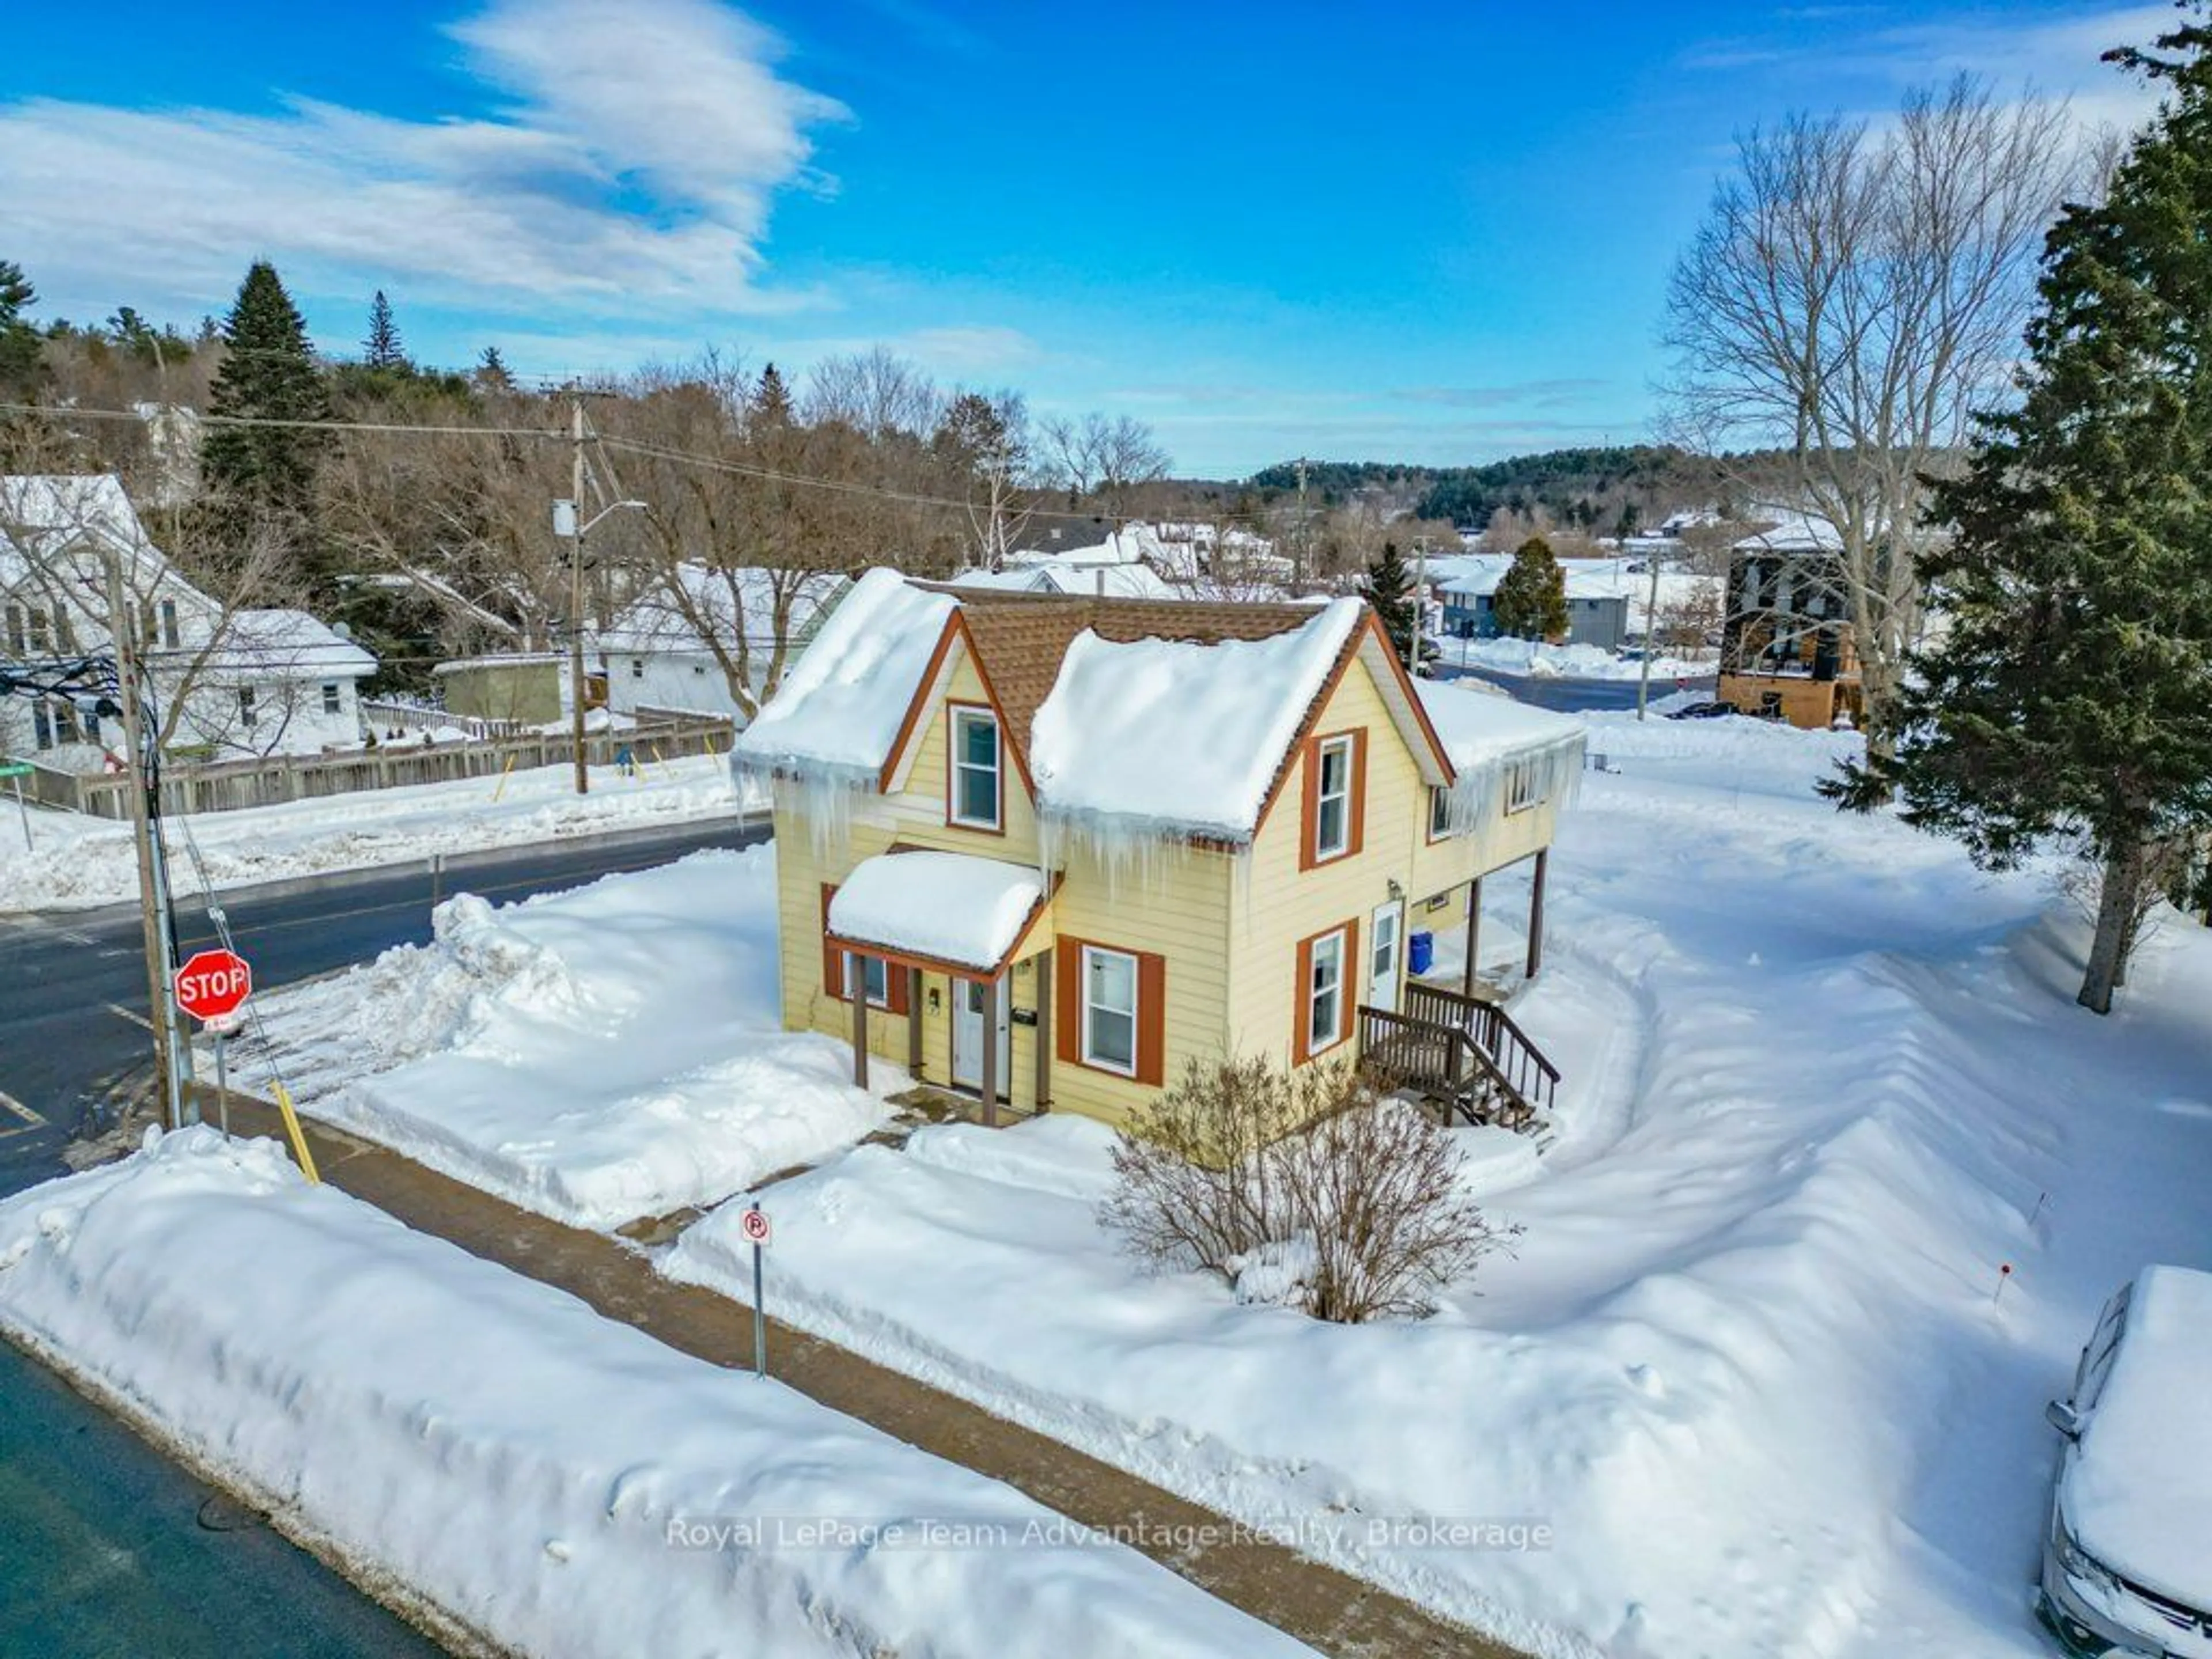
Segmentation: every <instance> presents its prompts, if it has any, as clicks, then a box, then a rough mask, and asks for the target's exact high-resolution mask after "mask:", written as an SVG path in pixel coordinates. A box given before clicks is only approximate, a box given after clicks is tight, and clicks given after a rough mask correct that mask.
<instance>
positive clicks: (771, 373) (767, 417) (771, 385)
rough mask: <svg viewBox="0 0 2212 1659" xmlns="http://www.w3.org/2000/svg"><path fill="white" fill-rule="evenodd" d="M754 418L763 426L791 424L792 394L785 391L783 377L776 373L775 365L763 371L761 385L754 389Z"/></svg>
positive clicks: (771, 364) (770, 365) (772, 364)
mask: <svg viewBox="0 0 2212 1659" xmlns="http://www.w3.org/2000/svg"><path fill="white" fill-rule="evenodd" d="M752 416H753V419H754V420H755V421H757V422H759V423H760V424H761V425H763V426H771V427H780V426H789V425H790V424H791V418H792V416H791V393H790V392H788V391H787V390H786V389H785V386H784V384H783V376H782V375H781V374H777V373H776V368H775V364H774V363H770V364H769V365H768V366H767V367H766V368H763V369H762V370H761V373H760V380H759V383H758V384H757V385H756V386H754V387H753V408H752Z"/></svg>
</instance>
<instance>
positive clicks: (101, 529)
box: [0, 472, 181, 588]
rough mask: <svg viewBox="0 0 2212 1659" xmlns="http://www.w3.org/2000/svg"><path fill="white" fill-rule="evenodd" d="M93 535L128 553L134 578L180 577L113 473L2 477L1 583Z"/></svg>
mask: <svg viewBox="0 0 2212 1659" xmlns="http://www.w3.org/2000/svg"><path fill="white" fill-rule="evenodd" d="M82 538H90V539H92V540H93V541H94V543H95V544H98V545H100V547H101V548H102V549H103V550H105V549H107V548H112V549H114V550H118V551H119V552H122V553H124V554H125V555H126V556H128V558H129V560H130V564H129V566H128V567H127V568H128V570H129V573H130V574H129V580H131V582H132V583H133V585H134V586H143V584H144V583H145V581H146V580H148V579H149V577H150V578H152V579H154V580H163V579H167V580H181V579H179V578H176V577H174V576H173V575H172V574H171V573H170V571H169V568H168V562H167V560H166V559H164V558H162V556H161V554H160V553H159V552H158V551H156V550H155V547H154V544H153V543H152V542H150V541H149V540H148V539H147V537H146V532H145V528H144V526H142V525H141V524H140V523H139V522H138V514H137V510H136V509H135V508H133V507H131V497H130V496H129V495H126V494H125V492H124V489H123V480H122V479H120V478H118V477H116V476H115V475H114V474H113V473H112V472H92V473H68V474H33V473H16V474H13V475H10V476H6V477H0V588H12V587H14V586H16V585H17V584H18V583H20V582H21V581H22V580H24V579H25V578H27V576H29V575H30V574H32V572H33V562H34V561H39V562H44V561H46V560H51V559H52V558H54V557H55V556H57V555H58V554H59V553H60V552H61V551H62V550H63V549H64V547H66V546H67V545H68V544H70V542H72V541H76V540H79V539H82Z"/></svg>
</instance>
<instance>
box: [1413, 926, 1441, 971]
mask: <svg viewBox="0 0 2212 1659" xmlns="http://www.w3.org/2000/svg"><path fill="white" fill-rule="evenodd" d="M1436 959H1437V936H1436V935H1435V934H1434V933H1416V934H1414V935H1413V939H1412V941H1411V942H1410V943H1409V944H1408V945H1407V948H1406V971H1407V973H1409V974H1411V975H1413V977H1414V978H1415V979H1419V977H1420V976H1421V975H1423V974H1425V973H1427V972H1428V971H1429V966H1430V964H1431V963H1433V962H1435V961H1436Z"/></svg>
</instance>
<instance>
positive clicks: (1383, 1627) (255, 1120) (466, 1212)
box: [209, 1091, 1520, 1659]
mask: <svg viewBox="0 0 2212 1659" xmlns="http://www.w3.org/2000/svg"><path fill="white" fill-rule="evenodd" d="M209 1092H210V1093H211V1092H212V1091H209ZM212 1107H213V1103H212V1101H210V1103H209V1108H210V1109H209V1115H210V1118H211V1117H212V1116H213V1115H214V1114H213V1110H212ZM230 1121H231V1128H232V1130H233V1132H234V1133H240V1134H250V1135H270V1136H281V1135H282V1133H283V1131H282V1129H281V1128H280V1127H279V1126H278V1122H277V1118H276V1109H275V1108H274V1107H273V1106H270V1105H268V1104H266V1103H262V1102H258V1101H252V1100H247V1099H245V1098H243V1097H240V1096H239V1095H237V1094H235V1093H234V1094H233V1095H232V1096H231V1101H230ZM307 1139H308V1144H309V1146H310V1147H311V1149H312V1150H313V1152H314V1156H315V1161H316V1163H317V1164H319V1166H320V1167H321V1171H322V1176H323V1178H324V1179H325V1181H327V1182H330V1183H331V1185H332V1186H334V1187H337V1188H340V1189H342V1190H343V1191H345V1192H347V1193H350V1194H352V1195H353V1196H355V1197H356V1198H359V1199H362V1200H366V1201H368V1203H371V1204H374V1205H375V1206H377V1207H378V1208H379V1209H381V1210H383V1211H385V1212H387V1213H388V1214H390V1215H392V1216H394V1217H396V1218H398V1219H399V1220H400V1221H403V1222H404V1223H405V1224H406V1225H408V1226H410V1227H412V1228H414V1229H416V1231H420V1232H426V1233H435V1234H436V1235H437V1236H438V1237H441V1238H444V1239H447V1240H449V1241H451V1242H452V1243H455V1244H458V1245H459V1246H460V1247H461V1248H462V1249H465V1250H467V1251H468V1252H470V1253H471V1255H478V1256H482V1257H483V1259H484V1260H486V1261H496V1262H498V1263H499V1264H500V1265H501V1266H502V1267H509V1268H512V1269H513V1270H514V1271H515V1272H517V1273H525V1274H527V1275H528V1276H529V1277H531V1278H532V1279H538V1280H540V1281H542V1282H544V1283H545V1284H548V1285H555V1286H556V1287H557V1288H559V1289H561V1290H564V1291H568V1292H569V1293H570V1294H571V1295H574V1296H575V1297H579V1298H580V1300H582V1301H583V1302H585V1303H586V1304H589V1305H590V1306H591V1307H592V1308H593V1309H595V1310H598V1311H599V1313H600V1314H602V1315H604V1316H605V1317H607V1318H609V1319H618V1320H621V1321H622V1322H623V1323H625V1324H629V1325H634V1326H635V1327H636V1328H638V1329H640V1330H641V1331H644V1332H646V1333H647V1334H649V1335H651V1336H653V1337H655V1338H657V1339H658V1340H660V1341H662V1342H665V1343H666V1344H667V1345H668V1346H670V1347H672V1348H677V1349H679V1350H681V1351H682V1352H685V1353H688V1354H691V1355H694V1356H696V1357H697V1358H701V1359H705V1360H709V1361H711V1362H712V1363H714V1364H718V1365H726V1366H730V1367H732V1368H735V1369H740V1370H750V1369H751V1365H752V1352H753V1327H752V1313H751V1310H750V1309H747V1308H745V1307H744V1306H742V1305H741V1304H738V1303H736V1302H733V1301H731V1300H730V1299H729V1298H727V1297H722V1296H719V1295H717V1294H715V1293H714V1291H707V1290H702V1289H700V1288H699V1287H698V1286H696V1285H677V1284H672V1283H671V1282H670V1281H669V1280H667V1279H663V1278H662V1277H661V1276H660V1275H659V1273H655V1272H654V1271H653V1267H652V1264H651V1263H650V1262H649V1261H647V1260H646V1259H645V1257H644V1256H642V1255H640V1254H639V1253H638V1252H637V1251H635V1249H630V1248H629V1247H628V1246H626V1245H624V1244H623V1243H621V1242H619V1241H617V1240H615V1239H611V1238H608V1237H604V1236H603V1235H601V1234H599V1233H590V1232H584V1231H580V1230H578V1229H576V1228H574V1227H568V1226H564V1225H562V1224H561V1223H559V1222H556V1221H550V1220H548V1219H546V1218H544V1217H543V1216H539V1215H533V1214H532V1213H531V1212H528V1211H526V1210H520V1209H517V1208H515V1207H514V1206H513V1205H510V1204H507V1203H506V1202H505V1201H503V1200H500V1199H496V1198H494V1197H492V1196H491V1195H490V1194H487V1193H483V1192H479V1191H477V1189H476V1188H473V1187H467V1186H464V1185H463V1184H462V1183H460V1182H458V1181H453V1180H451V1179H449V1178H448V1177H447V1176H441V1175H439V1174H437V1173H436V1172H435V1171H434V1170H428V1169H425V1168H423V1167H422V1165H421V1164H415V1163H412V1162H410V1161H409V1160H408V1159H406V1158H402V1157H400V1156H399V1155H398V1153H396V1152H388V1151H386V1150H385V1149H384V1148H382V1147H380V1146H374V1145H371V1144H370V1143H368V1142H367V1141H363V1140H359V1139H356V1138H354V1137H353V1136H350V1135H347V1134H343V1133H340V1132H338V1131H337V1130H334V1129H331V1128H329V1127H325V1126H324V1125H322V1124H319V1123H313V1122H310V1123H309V1124H308V1125H307ZM769 1371H770V1373H771V1374H772V1375H773V1376H775V1377H776V1379H777V1380H778V1381H780V1382H782V1383H787V1384H788V1385H789V1386H790V1387H792V1388H793V1389H798V1390H799V1392H800V1393H801V1394H804V1395H808V1396H809V1397H810V1398H812V1399H814V1400H817V1401H820V1402H821V1403H822V1404H823V1405H825V1406H828V1407H830V1408H831V1409H833V1410H835V1411H839V1412H842V1413H846V1414H847V1415H848V1416H850V1417H855V1418H858V1419H860V1420H861V1421H862V1422H864V1423H869V1424H872V1425H874V1426H875V1427H877V1428H878V1429H881V1430H883V1431H884V1432H885V1433H887V1434H890V1435H894V1436H896V1437H897V1438H899V1439H901V1440H903V1441H905V1442H907V1443H908V1444H910V1445H915V1446H918V1447H920V1448H921V1449H922V1450H924V1451H927V1452H932V1453H934V1454H935V1455H937V1456H939V1457H942V1458H945V1460H947V1461H948V1462H954V1463H959V1464H962V1465H964V1466H965V1467H966V1468H970V1469H974V1470H975V1471H976V1472H977V1473H978V1474H985V1475H988V1476H990V1477H992V1478H993V1479H994V1480H1003V1481H1005V1482H1006V1484H1007V1485H1008V1486H1013V1487H1015V1488H1017V1489H1018V1490H1019V1491H1021V1492H1026V1493H1028V1494H1029V1496H1030V1497H1031V1498H1036V1500H1037V1501H1038V1502H1039V1503H1041V1504H1044V1505H1045V1506H1046V1507H1047V1508H1048V1509H1052V1510H1057V1511H1058V1512H1059V1513H1060V1514H1061V1515H1064V1516H1068V1517H1070V1518H1071V1519H1073V1520H1074V1521H1077V1522H1082V1523H1083V1524H1085V1525H1087V1526H1091V1527H1097V1528H1112V1529H1115V1530H1117V1531H1118V1532H1119V1533H1120V1535H1121V1536H1124V1537H1127V1538H1128V1539H1130V1541H1132V1542H1133V1544H1135V1546H1136V1547H1138V1548H1139V1549H1141V1550H1143V1552H1144V1553H1146V1554H1147V1555H1149V1556H1151V1557H1152V1559H1154V1560H1157V1561H1158V1562H1159V1563H1160V1564H1161V1565H1164V1566H1166V1567H1167V1568H1169V1569H1170V1570H1171V1571H1175V1572H1176V1573H1179V1574H1181V1575H1182V1577H1185V1578H1187V1579H1188V1580H1189V1581H1190V1582H1191V1583H1194V1584H1196V1585H1198V1586H1199V1587H1200V1589H1205V1590H1206V1591H1208V1592H1210V1593H1211V1594H1212V1595H1218V1596H1219V1597H1220V1598H1221V1599H1222V1600H1223V1601H1227V1602H1229V1603H1230V1604H1231V1605H1232V1606H1234V1607H1240V1608H1242V1609H1243V1611H1245V1612H1246V1613H1250V1614H1252V1615H1253V1616H1254V1617H1255V1618H1258V1619H1261V1620H1266V1621H1267V1623H1268V1624H1271V1625H1273V1626H1276V1627H1277V1628H1278V1629H1280V1630H1283V1631H1285V1632H1288V1633H1289V1634H1291V1635H1292V1636H1295V1637H1297V1638H1298V1639H1299V1640H1300V1641H1303V1642H1305V1643H1307V1644H1310V1645H1311V1646H1313V1647H1315V1648H1317V1649H1319V1650H1321V1651H1322V1652H1323V1653H1326V1654H1332V1655H1338V1656H1343V1659H1419V1656H1437V1659H1443V1656H1449V1659H1520V1656H1519V1655H1517V1653H1516V1650H1513V1649H1511V1648H1508V1647H1505V1646H1504V1645H1503V1644H1499V1643H1498V1642H1495V1641H1492V1640H1491V1639H1490V1638H1486V1637H1482V1636H1479V1635H1477V1634H1475V1633H1474V1632H1472V1631H1469V1630H1467V1629H1465V1628H1463V1627H1462V1626H1458V1625H1454V1624H1451V1623H1449V1622H1448V1621H1446V1620H1442V1619H1439V1618H1437V1616H1436V1615H1435V1614H1433V1613H1427V1612H1425V1611H1424V1610H1423V1609H1421V1608H1419V1607H1416V1606H1414V1605H1413V1603H1412V1602H1410V1601H1406V1600H1404V1599H1403V1598H1401V1597H1400V1596H1396V1595H1391V1594H1390V1593H1389V1591H1387V1590H1383V1589H1376V1588H1375V1587H1374V1586H1372V1585H1370V1584H1367V1583H1363V1582H1362V1581H1361V1580H1359V1579H1358V1578H1354V1577H1352V1576H1351V1575H1349V1574H1348V1573H1345V1572H1341V1571H1338V1570H1337V1569H1336V1568H1334V1567H1331V1566H1327V1565H1322V1563H1320V1562H1317V1561H1313V1560H1310V1559H1307V1558H1306V1557H1304V1556H1302V1555H1299V1554H1297V1553H1294V1552H1293V1551H1291V1550H1290V1549H1289V1548H1287V1547H1284V1546H1281V1545H1279V1544H1273V1543H1268V1542H1264V1541H1252V1540H1250V1538H1249V1534H1239V1533H1238V1529H1237V1528H1233V1527H1232V1526H1231V1523H1230V1522H1228V1521H1227V1520H1226V1519H1225V1517H1223V1516H1220V1515H1218V1514H1216V1513H1215V1512H1214V1511H1213V1510H1208V1509H1206V1508H1203V1507H1201V1506H1200V1505H1199V1504H1193V1503H1191V1502H1189V1501H1188V1500H1187V1499H1184V1498H1178V1497H1176V1496H1175V1495H1174V1494H1173V1493H1171V1492H1164V1491H1163V1490H1161V1489H1160V1488H1159V1487H1158V1486H1152V1485H1151V1484H1149V1483H1148V1482H1146V1481H1143V1480H1138V1479H1137V1478H1136V1477H1135V1476H1133V1475H1131V1474H1125V1473H1124V1472H1123V1471H1121V1470H1120V1469H1117V1468H1114V1467H1112V1466H1111V1465H1110V1464H1107V1463H1102V1462H1099V1461H1098V1460H1097V1458H1095V1457H1088V1456H1085V1455H1084V1454H1083V1453H1081V1452H1079V1451H1076V1450H1074V1449H1072V1448H1070V1447H1067V1446H1064V1445H1062V1444H1061V1443H1060V1442H1058V1441H1056V1440H1050V1439H1048V1438H1046V1437H1044V1436H1042V1435H1041V1434H1037V1433H1036V1432H1034V1431H1031V1430H1029V1429H1025V1428H1023V1427H1020V1426H1019V1425H1016V1424H1012V1423H1008V1422H1006V1421H1005V1420H1004V1419H1000V1418H996V1417H994V1416H992V1415H991V1414H990V1413H987V1412H986V1411H984V1410H982V1409H981V1407H977V1406H974V1405H970V1404H969V1402H968V1401H964V1400H961V1399H959V1398H957V1397H956V1396H955V1395H949V1394H946V1393H945V1392H943V1391H942V1390H940V1389H933V1388H931V1387H930V1386H928V1385H927V1383H919V1382H916V1381H915V1379H913V1378H912V1377H909V1376H903V1375H902V1374H900V1373H899V1372H896V1371H893V1370H886V1369H885V1368H884V1367H883V1366H881V1365H878V1364H874V1363H873V1362H872V1361H870V1360H867V1359H863V1358H860V1356H859V1355H857V1354H855V1353H853V1352H849V1351H848V1350H847V1349H844V1348H840V1347H837V1346H835V1345H833V1344H831V1343H828V1342H824V1341H823V1340H820V1339H819V1338H817V1337H813V1336H810V1335H808V1334H805V1332H803V1331H796V1330H793V1329H791V1328H789V1327H787V1326H784V1325H780V1324H776V1323H775V1322H773V1321H771V1322H770V1324H769ZM1197 1529H1211V1530H1212V1533H1214V1534H1220V1535H1224V1536H1222V1537H1221V1538H1220V1541H1200V1542H1198V1543H1196V1544H1194V1545H1189V1546H1187V1547H1186V1546H1184V1544H1183V1541H1184V1540H1185V1539H1187V1538H1188V1537H1189V1536H1190V1535H1191V1534H1192V1533H1193V1532H1194V1530H1197ZM1154 1534H1157V1535H1158V1541H1154V1542H1151V1543H1147V1542H1145V1541H1143V1539H1144V1537H1146V1536H1147V1535H1154ZM1226 1534H1237V1535H1236V1536H1235V1537H1233V1538H1231V1537H1229V1536H1225V1535H1226Z"/></svg>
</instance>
